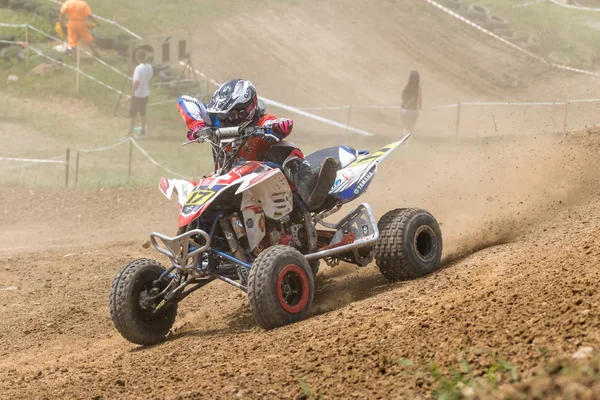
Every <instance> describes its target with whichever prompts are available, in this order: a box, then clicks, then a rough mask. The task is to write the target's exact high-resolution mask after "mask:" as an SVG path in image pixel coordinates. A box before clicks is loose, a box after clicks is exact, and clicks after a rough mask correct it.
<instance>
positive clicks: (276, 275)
mask: <svg viewBox="0 0 600 400" xmlns="http://www.w3.org/2000/svg"><path fill="white" fill-rule="evenodd" d="M314 293H315V286H314V277H313V272H312V270H311V267H310V265H309V263H308V261H307V260H306V258H304V256H303V255H302V254H301V253H300V252H299V251H298V250H296V249H294V248H293V247H290V246H273V247H269V248H268V249H266V250H264V251H263V252H262V253H260V255H259V256H258V257H257V259H256V260H255V261H254V264H253V265H252V268H251V269H250V276H249V278H248V298H249V300H250V309H251V310H252V314H253V315H254V319H255V320H256V323H258V325H260V326H261V327H263V328H264V329H272V328H276V327H278V326H283V325H287V324H291V323H294V322H298V321H301V320H303V319H305V318H306V317H307V316H308V309H309V308H310V305H311V303H312V301H313V296H314Z"/></svg>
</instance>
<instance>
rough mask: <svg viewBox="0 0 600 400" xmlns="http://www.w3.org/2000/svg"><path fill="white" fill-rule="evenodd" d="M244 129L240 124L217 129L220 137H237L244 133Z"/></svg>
mask: <svg viewBox="0 0 600 400" xmlns="http://www.w3.org/2000/svg"><path fill="white" fill-rule="evenodd" d="M242 131H243V129H242V128H241V127H239V126H233V127H231V128H219V129H218V130H217V136H218V137H219V138H220V139H235V138H237V137H239V136H240V135H241V134H242Z"/></svg>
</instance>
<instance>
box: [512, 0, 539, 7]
mask: <svg viewBox="0 0 600 400" xmlns="http://www.w3.org/2000/svg"><path fill="white" fill-rule="evenodd" d="M544 1H546V0H533V1H529V2H527V3H523V4H517V5H516V6H513V8H521V7H528V6H531V5H533V4H537V3H542V2H544Z"/></svg>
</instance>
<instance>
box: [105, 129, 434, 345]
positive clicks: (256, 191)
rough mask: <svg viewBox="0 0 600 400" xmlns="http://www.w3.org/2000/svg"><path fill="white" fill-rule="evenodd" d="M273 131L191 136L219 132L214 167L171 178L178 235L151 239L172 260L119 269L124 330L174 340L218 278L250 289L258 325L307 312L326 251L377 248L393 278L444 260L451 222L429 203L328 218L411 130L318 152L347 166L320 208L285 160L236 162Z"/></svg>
mask: <svg viewBox="0 0 600 400" xmlns="http://www.w3.org/2000/svg"><path fill="white" fill-rule="evenodd" d="M268 134H269V131H268V130H267V129H266V128H257V127H250V128H245V129H243V128H238V127H235V128H220V129H219V128H205V129H204V130H203V131H202V134H201V136H200V137H199V139H197V140H194V141H192V142H188V143H186V145H187V144H190V143H195V142H199V143H209V144H210V145H211V146H212V148H213V157H214V161H215V171H214V173H212V174H210V175H209V176H208V177H205V178H203V179H201V180H200V181H199V182H192V181H187V180H176V179H165V178H161V181H160V185H159V188H160V190H161V191H162V193H163V194H164V195H165V196H166V197H167V198H171V196H172V194H173V192H174V191H176V192H177V196H178V199H179V204H180V215H179V230H178V232H177V236H175V237H169V236H165V235H163V234H160V233H156V232H154V233H152V234H151V236H150V241H151V243H152V245H153V246H154V247H155V248H156V250H158V251H159V252H161V253H162V254H164V255H166V256H167V257H168V258H169V260H170V262H171V266H170V267H169V268H167V269H165V268H164V267H163V266H162V265H161V264H160V263H158V262H157V261H154V260H151V259H137V260H134V261H132V262H131V263H129V264H127V265H126V266H125V267H123V269H122V270H121V271H120V272H119V273H118V274H117V276H116V277H115V279H114V281H113V283H112V287H111V292H110V313H111V317H112V320H113V322H114V324H115V326H116V328H117V330H118V331H119V332H120V333H121V334H122V335H123V337H125V339H127V340H129V341H131V342H133V343H137V344H142V345H148V344H152V343H156V342H159V341H161V340H163V339H164V338H165V337H166V335H167V334H168V332H169V331H170V329H171V327H172V325H173V323H174V321H175V316H176V314H177V304H178V303H179V302H180V301H181V300H183V299H184V298H186V297H187V296H188V295H190V294H191V293H192V292H194V291H195V290H197V289H199V288H201V287H203V286H204V285H206V284H207V283H209V282H211V281H213V280H215V279H220V280H222V281H225V282H227V283H229V284H231V285H233V286H235V287H237V288H239V289H241V290H243V291H244V292H246V293H247V294H248V298H249V301H250V309H251V311H252V314H253V315H254V319H255V320H256V322H257V323H258V325H260V326H261V327H263V328H265V329H271V328H275V327H278V326H282V325H286V324H290V323H293V322H296V321H300V320H302V319H304V318H306V317H307V316H308V312H309V308H310V305H311V303H312V300H313V295H314V279H315V276H316V274H317V271H318V268H319V262H320V260H323V261H324V262H325V263H326V264H327V265H330V266H335V265H337V264H339V263H340V262H346V263H351V264H356V265H358V266H361V267H364V266H367V265H368V264H370V263H371V262H372V261H373V259H375V261H376V263H377V266H378V267H379V269H380V271H381V273H382V274H383V275H384V276H385V278H387V279H388V280H389V281H390V282H394V281H398V280H403V279H412V278H416V277H419V276H423V275H425V274H428V273H429V272H431V271H433V270H434V269H435V268H436V267H437V266H438V264H439V261H440V257H441V254H442V234H441V231H440V228H439V225H438V223H437V222H436V220H435V219H434V218H433V216H432V215H431V214H429V213H428V212H427V211H424V210H421V209H416V208H399V209H395V210H392V211H389V212H387V213H386V214H385V215H384V216H383V217H382V218H381V219H380V220H379V223H377V222H376V220H375V217H374V216H373V212H372V211H371V207H370V206H369V205H368V204H360V205H358V206H357V207H356V208H355V209H354V210H352V211H351V212H350V213H348V214H347V215H345V216H343V218H341V219H340V220H339V221H338V222H337V223H329V222H326V221H325V219H326V218H328V217H330V216H331V215H332V214H334V213H335V212H337V211H339V210H340V208H341V207H342V205H344V204H346V203H348V202H350V201H352V200H354V199H356V198H358V197H359V196H361V195H362V194H363V193H365V191H366V190H367V188H368V186H369V184H370V183H371V181H372V180H373V177H374V176H375V173H376V172H377V167H378V165H379V164H380V163H381V162H382V161H383V160H384V159H385V158H386V157H387V156H389V155H390V154H391V153H392V151H393V150H394V149H396V148H397V147H398V146H400V145H401V144H402V143H403V142H404V141H405V140H406V139H407V138H408V137H409V136H410V134H408V135H406V136H405V137H404V138H402V140H400V141H398V142H395V143H392V144H390V145H388V146H385V147H384V148H382V149H381V150H379V151H377V152H375V153H373V154H369V153H368V152H367V151H360V152H357V151H356V150H354V149H352V148H350V147H347V146H339V147H332V148H328V149H324V150H320V151H317V152H315V153H313V154H310V155H308V156H307V157H306V161H307V162H309V163H310V165H312V166H317V165H321V163H322V162H323V160H325V159H326V158H327V157H333V158H334V159H335V160H336V162H337V163H338V166H339V167H340V169H339V170H338V172H337V175H336V181H335V183H334V185H333V187H332V188H331V190H330V192H329V195H328V198H327V200H326V201H325V203H324V204H323V205H322V206H321V207H320V208H319V209H318V210H316V211H315V210H313V211H310V210H309V209H308V208H307V206H306V204H305V203H304V202H303V201H302V198H301V197H300V196H299V195H298V193H297V192H296V191H293V190H292V189H291V186H290V183H289V181H288V179H287V178H286V176H285V175H284V173H283V172H282V170H281V168H278V166H277V165H273V164H271V163H269V162H257V161H250V162H244V163H234V160H235V158H236V155H237V154H238V152H239V149H240V148H242V147H243V146H244V144H245V143H246V141H247V140H248V138H250V137H252V136H256V135H268ZM317 226H320V227H319V228H317ZM321 227H322V229H321Z"/></svg>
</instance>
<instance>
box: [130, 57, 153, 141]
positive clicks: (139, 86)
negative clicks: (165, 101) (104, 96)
mask: <svg viewBox="0 0 600 400" xmlns="http://www.w3.org/2000/svg"><path fill="white" fill-rule="evenodd" d="M135 60H136V62H137V63H138V66H137V67H135V70H134V71H133V84H132V87H131V98H130V101H131V104H130V106H129V135H130V136H131V134H132V133H133V126H134V125H135V117H136V116H137V114H138V112H139V113H140V119H141V121H142V130H141V131H140V136H144V135H145V134H146V107H147V106H148V97H149V96H150V80H151V79H152V76H153V74H154V72H153V71H152V65H150V64H148V63H146V52H145V51H144V50H141V49H138V50H137V51H136V53H135Z"/></svg>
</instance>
